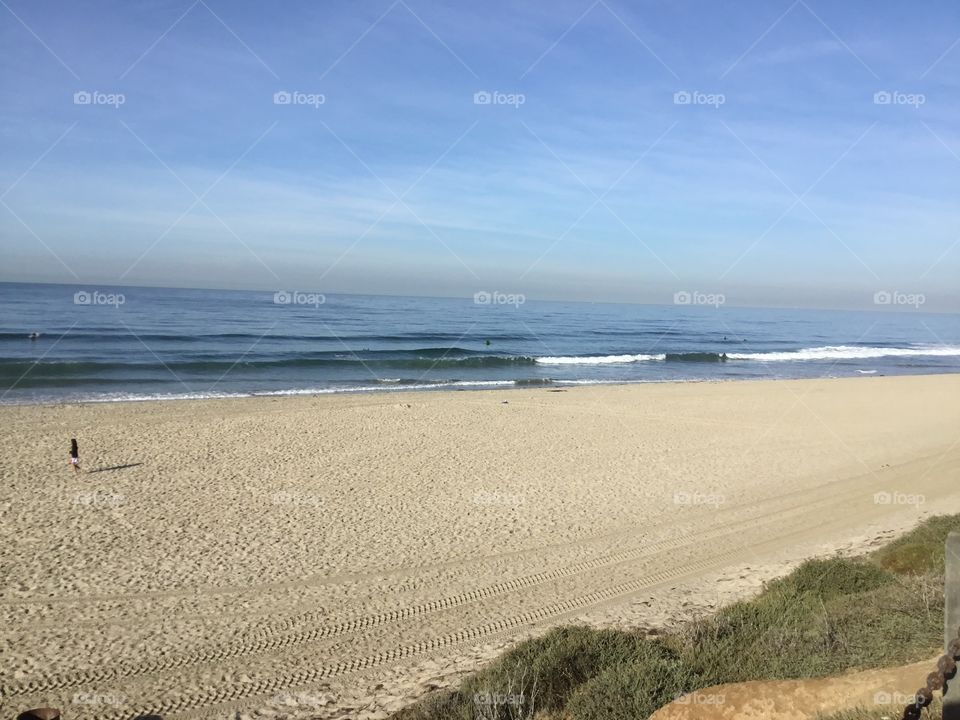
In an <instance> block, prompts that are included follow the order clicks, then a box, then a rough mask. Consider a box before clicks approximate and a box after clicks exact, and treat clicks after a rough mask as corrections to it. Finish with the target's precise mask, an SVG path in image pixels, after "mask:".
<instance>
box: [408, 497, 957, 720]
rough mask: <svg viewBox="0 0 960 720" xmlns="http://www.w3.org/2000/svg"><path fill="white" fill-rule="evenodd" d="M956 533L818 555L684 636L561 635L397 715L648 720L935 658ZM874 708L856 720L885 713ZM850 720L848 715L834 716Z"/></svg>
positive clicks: (945, 519) (948, 522)
mask: <svg viewBox="0 0 960 720" xmlns="http://www.w3.org/2000/svg"><path fill="white" fill-rule="evenodd" d="M950 530H960V515H952V516H937V517H933V518H930V519H928V520H926V521H925V522H923V523H922V524H921V525H919V526H918V527H917V528H915V529H914V530H913V531H911V532H909V533H908V534H906V535H905V536H903V537H901V538H900V539H898V540H896V541H894V542H892V543H890V544H889V545H887V546H885V547H883V548H881V549H880V550H878V551H876V552H875V553H873V554H872V555H869V556H863V557H857V558H843V557H834V558H829V559H820V560H809V561H807V562H805V563H803V564H802V565H801V566H800V567H798V568H797V569H796V570H794V571H793V572H792V573H790V574H789V575H787V576H786V577H783V578H780V579H778V580H775V581H773V582H770V583H768V584H767V585H766V586H765V588H764V590H763V591H762V592H761V593H760V594H759V595H758V596H757V597H755V598H752V599H750V600H746V601H742V602H737V603H734V604H732V605H730V606H728V607H726V608H723V609H721V610H720V611H719V612H717V613H716V614H715V615H713V616H710V617H707V618H703V619H700V620H697V621H695V622H691V623H689V624H687V625H685V626H684V627H682V628H681V629H680V630H678V631H677V632H674V633H670V634H666V635H662V636H658V637H653V638H649V637H647V636H646V635H645V634H643V633H641V632H625V631H619V630H596V629H591V628H588V627H582V626H572V627H571V626H568V627H561V628H557V629H554V630H552V631H551V632H549V633H547V634H545V635H544V636H542V637H539V638H537V639H534V640H530V641H527V642H524V643H521V644H520V645H518V646H517V647H515V648H513V649H512V650H510V651H509V652H507V653H505V654H504V655H503V656H501V657H500V658H498V659H497V660H495V661H494V662H493V663H491V664H490V665H488V666H487V667H485V668H484V669H482V670H480V671H479V672H477V673H474V674H473V675H470V676H468V677H467V678H466V679H465V680H464V681H463V683H462V684H461V686H460V687H459V688H458V689H456V690H448V691H444V692H440V693H434V694H432V695H430V696H428V697H426V698H424V699H423V700H422V701H420V702H419V703H418V704H416V705H414V706H411V707H409V708H406V709H404V710H402V711H400V712H399V713H397V714H395V715H394V718H395V719H396V720H446V719H448V718H450V719H462V720H475V719H476V718H483V719H484V720H486V719H487V718H489V720H521V719H526V718H533V717H534V716H536V717H537V718H538V720H539V719H541V718H550V719H554V718H555V719H557V720H561V719H562V720H628V719H629V720H636V719H637V718H645V717H648V716H649V715H650V714H651V713H653V712H654V711H655V710H656V709H658V708H659V707H662V706H663V705H665V704H666V703H668V702H670V701H672V700H673V699H674V698H676V697H678V696H680V695H682V694H685V693H689V692H692V691H695V690H698V689H702V688H706V687H709V686H712V685H718V684H722V683H730V682H742V681H746V680H788V679H802V678H813V677H824V676H828V675H833V674H836V673H840V672H844V671H847V670H854V669H870V668H881V667H887V666H895V665H902V664H906V663H911V662H916V661H919V660H922V659H924V658H928V657H931V656H932V655H934V654H936V653H937V652H938V651H939V650H940V648H941V647H942V643H943V602H944V600H943V561H944V552H943V547H944V541H945V539H946V535H947V533H948V532H949V531H950ZM914 689H915V688H904V692H910V691H912V690H914ZM865 712H866V714H863V715H858V714H856V713H854V714H851V715H849V720H855V719H858V718H861V717H862V718H874V717H876V718H880V717H884V714H883V713H880V714H876V713H874V714H870V713H871V712H872V711H869V712H867V711H865ZM893 714H898V711H894V712H893ZM886 716H888V717H889V716H891V709H890V708H887V710H886ZM841 717H842V718H843V719H844V720H847V716H836V717H834V718H832V720H841Z"/></svg>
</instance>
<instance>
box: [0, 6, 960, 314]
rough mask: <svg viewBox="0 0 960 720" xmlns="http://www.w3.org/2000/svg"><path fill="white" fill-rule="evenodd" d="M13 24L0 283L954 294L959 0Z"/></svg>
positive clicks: (40, 13)
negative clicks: (485, 97)
mask: <svg viewBox="0 0 960 720" xmlns="http://www.w3.org/2000/svg"><path fill="white" fill-rule="evenodd" d="M0 17H2V22H0V39H2V47H3V48H4V51H3V53H0V67H2V70H0V72H2V75H0V94H2V107H3V110H2V113H0V134H2V141H0V142H2V146H3V151H2V153H0V200H2V204H0V254H2V257H3V263H2V269H0V280H12V281H42V282H65V283H85V284H146V285H170V286H189V287H229V288H257V289H276V288H300V289H312V290H318V291H321V292H359V293H368V292H369V293H383V294H417V295H454V296H457V295H461V296H468V295H472V294H473V293H474V292H476V291H477V290H481V289H487V290H499V291H503V292H520V293H525V294H526V295H528V296H529V297H537V298H560V299H586V300H599V301H636V302H655V303H656V302H664V303H669V302H670V301H671V298H672V295H673V293H675V292H677V291H678V290H689V291H700V292H713V293H723V294H725V296H726V298H727V302H728V303H731V304H748V305H791V306H814V307H871V306H872V298H873V296H874V294H875V293H876V292H878V291H891V292H892V291H899V292H903V293H923V294H925V296H926V298H927V302H926V309H929V310H946V311H958V310H960V283H958V281H957V278H958V277H960V242H958V241H960V222H958V198H960V131H958V126H957V123H956V118H957V117H958V116H960V7H958V6H957V5H956V3H953V2H936V1H933V2H929V3H925V4H924V6H923V12H919V11H918V10H917V9H916V8H915V7H914V6H910V5H909V4H907V3H902V2H865V1H863V2H844V3H828V2H822V1H818V0H797V1H796V2H786V1H778V2H740V3H722V4H721V3H712V2H705V1H699V2H684V1H682V0H681V1H677V2H666V1H665V0H661V1H647V2H631V3H627V2H618V1H615V0H597V1H596V2H594V0H578V1H577V2H573V1H570V2H567V1H566V0H562V1H559V2H553V3H526V4H523V5H519V6H518V4H515V3H506V2H503V3H501V2H490V3H463V2H461V3H452V2H424V1H423V0H396V1H393V0H389V1H387V0H383V1H381V0H377V1H375V2H373V1H371V2H363V3H354V2H284V3H279V4H270V3H249V2H234V3H229V2H225V1H223V0H197V2H194V1H193V0H182V1H180V0H178V1H177V2H173V1H170V2H167V1H161V0H156V1H153V2H139V3H124V2H116V3H108V2H82V1H81V2H70V3H66V2H61V3H55V2H51V3H46V2H45V3H33V2H25V1H24V0H3V5H2V6H0ZM78 92H88V93H99V95H94V96H92V98H93V101H92V102H91V103H90V104H77V103H76V102H75V93H78ZM282 92H288V93H291V94H294V93H298V94H297V95H295V96H294V95H291V97H292V98H294V101H293V102H291V103H289V104H278V103H276V102H275V93H282ZM481 92H488V93H496V95H494V96H493V97H494V101H493V102H491V103H487V104H478V103H477V102H475V94H476V93H481ZM883 92H886V93H889V95H887V96H883V95H881V96H879V97H878V98H875V94H876V93H883ZM678 93H679V95H678ZM111 96H118V97H111ZM687 98H689V99H690V102H688V103H683V102H682V101H683V100H684V99H687ZM885 98H889V99H890V102H888V103H884V102H883V100H884V99H885ZM120 99H122V104H118V103H119V100H120ZM321 99H322V103H321V102H320V100H321Z"/></svg>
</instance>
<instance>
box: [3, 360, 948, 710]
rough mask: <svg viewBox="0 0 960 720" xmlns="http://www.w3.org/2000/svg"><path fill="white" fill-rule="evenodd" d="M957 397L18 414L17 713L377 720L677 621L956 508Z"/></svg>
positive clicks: (11, 610)
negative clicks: (480, 671) (554, 634)
mask: <svg viewBox="0 0 960 720" xmlns="http://www.w3.org/2000/svg"><path fill="white" fill-rule="evenodd" d="M958 398H960V375H928V376H914V377H864V378H852V379H826V380H783V381H763V382H752V381H751V382H725V383H685V384H668V383H658V384H647V385H630V386H603V385H598V386H584V387H577V388H569V389H563V390H558V389H546V388H531V389H521V390H513V391H471V392H435V393H381V394H367V395H339V396H317V397H295V398H290V397H286V398H250V399H231V400H206V401H190V400H184V401H174V402H144V403H103V404H89V405H70V406H6V407H2V408H0V427H2V430H0V450H2V451H0V479H2V482H0V577H2V578H3V582H2V583H0V641H2V660H0V685H2V689H3V703H4V706H3V707H4V717H6V716H12V711H14V710H23V709H26V708H28V707H35V706H38V705H41V704H52V705H55V706H58V707H61V708H64V709H66V708H69V710H70V715H69V717H72V718H116V719H118V720H119V719H121V718H131V717H135V716H136V715H138V714H156V715H160V716H162V717H164V718H170V717H197V718H200V717H204V718H234V717H237V716H239V717H250V718H253V717H261V716H271V717H283V716H286V717H304V718H305V717H317V718H321V717H323V718H326V717H361V718H383V717H386V714H387V713H388V712H389V711H390V710H393V709H396V708H398V707H400V706H401V705H403V704H404V703H407V702H409V701H410V700H411V699H412V698H415V697H417V696H418V695H420V694H422V693H423V692H425V691H426V690H428V689H430V688H432V687H439V686H443V685H446V684H449V683H451V682H455V680H456V678H457V677H458V675H459V674H461V673H463V672H466V671H468V670H470V669H471V668H473V667H476V665H477V664H478V663H480V662H482V661H483V660H484V659H486V658H489V657H491V656H492V655H494V654H495V653H496V652H497V651H498V650H499V649H501V648H503V647H505V646H507V645H509V644H510V643H511V642H514V641H516V639H518V638H521V637H526V636H528V635H529V634H531V633H536V632H540V631H542V630H543V629H545V628H547V627H550V626H552V625H556V624H558V623H563V622H571V621H574V620H576V621H585V622H589V623H592V624H597V625H618V626H641V627H651V628H654V627H662V626H665V625H669V624H671V623H674V622H678V621H680V620H682V619H683V618H685V617H688V616H690V615H691V614H694V613H697V612H705V611H709V610H710V609H711V608H714V607H716V606H717V605H718V604H721V603H725V602H728V601H729V600H731V599H733V598H736V597H743V596H744V595H747V594H750V593H752V592H754V591H755V590H756V589H757V588H758V587H759V586H760V584H761V583H762V582H763V580H764V579H768V578H770V577H774V576H776V575H779V574H782V573H783V572H785V571H786V570H787V569H788V568H790V567H791V566H793V565H794V564H796V563H797V562H799V561H800V560H802V559H804V558H806V557H810V556H812V555H817V554H827V553H832V552H835V551H844V552H858V551H861V550H863V549H865V548H868V547H870V546H872V545H874V544H876V543H878V542H880V541H882V540H885V539H888V538H890V537H892V536H894V535H895V534H897V533H898V532H901V531H903V530H904V529H906V528H908V527H911V526H912V525H914V524H915V523H916V522H918V521H919V520H920V519H921V518H923V517H926V516H928V515H931V514H940V513H947V512H958V511H960V443H958V431H960V402H957V399H958ZM71 437H76V438H77V439H78V440H79V445H80V454H81V461H82V468H83V471H82V472H81V473H80V474H76V475H75V474H74V472H73V471H72V470H71V469H70V468H69V466H68V450H69V441H70V438H71ZM238 713H239V715H238Z"/></svg>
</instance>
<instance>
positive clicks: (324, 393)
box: [0, 369, 960, 410]
mask: <svg viewBox="0 0 960 720" xmlns="http://www.w3.org/2000/svg"><path fill="white" fill-rule="evenodd" d="M857 372H858V374H857V375H842V376H836V375H826V376H815V377H761V378H757V377H744V378H692V379H689V380H675V379H670V380H543V381H525V380H502V381H501V380H478V381H476V382H472V381H462V383H463V384H462V385H459V386H456V385H454V384H453V383H438V384H437V386H436V387H435V388H431V387H430V386H420V385H417V386H409V387H391V386H390V384H389V383H385V384H384V386H383V387H361V388H356V389H354V388H345V389H330V390H318V389H305V390H298V389H290V390H277V391H269V392H260V393H257V392H254V393H224V394H222V395H208V396H200V397H194V396H188V395H187V394H184V395H183V396H158V397H131V398H109V399H107V398H104V399H82V400H51V401H38V402H27V401H24V402H16V401H13V402H11V401H2V400H0V410H2V409H3V408H13V407H46V408H61V407H84V406H110V405H114V404H116V405H126V404H140V403H182V402H211V401H227V400H258V399H264V400H273V399H284V398H304V399H318V398H324V397H340V396H353V395H358V396H377V395H387V396H389V395H393V394H397V395H408V394H426V395H435V394H444V393H449V394H451V395H453V394H462V393H484V392H490V393H496V392H504V391H517V390H530V391H536V390H545V391H547V392H550V391H554V392H556V391H558V390H562V391H568V390H572V389H575V388H591V387H609V388H618V387H634V386H645V385H669V386H674V385H675V386H684V385H714V384H716V385H720V384H727V383H782V382H818V381H824V380H827V381H831V380H858V379H870V378H901V377H903V378H906V377H951V376H954V375H960V369H958V370H957V371H956V372H930V373H898V374H882V373H879V372H876V371H873V372H860V371H857ZM199 395H202V393H200V394H199Z"/></svg>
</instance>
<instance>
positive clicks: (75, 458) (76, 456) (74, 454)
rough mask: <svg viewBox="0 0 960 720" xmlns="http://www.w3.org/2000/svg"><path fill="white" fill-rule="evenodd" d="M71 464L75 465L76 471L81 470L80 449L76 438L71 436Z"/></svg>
mask: <svg viewBox="0 0 960 720" xmlns="http://www.w3.org/2000/svg"><path fill="white" fill-rule="evenodd" d="M70 464H71V465H73V471H74V472H75V473H78V472H80V449H79V448H78V447H77V439H76V438H70Z"/></svg>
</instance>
